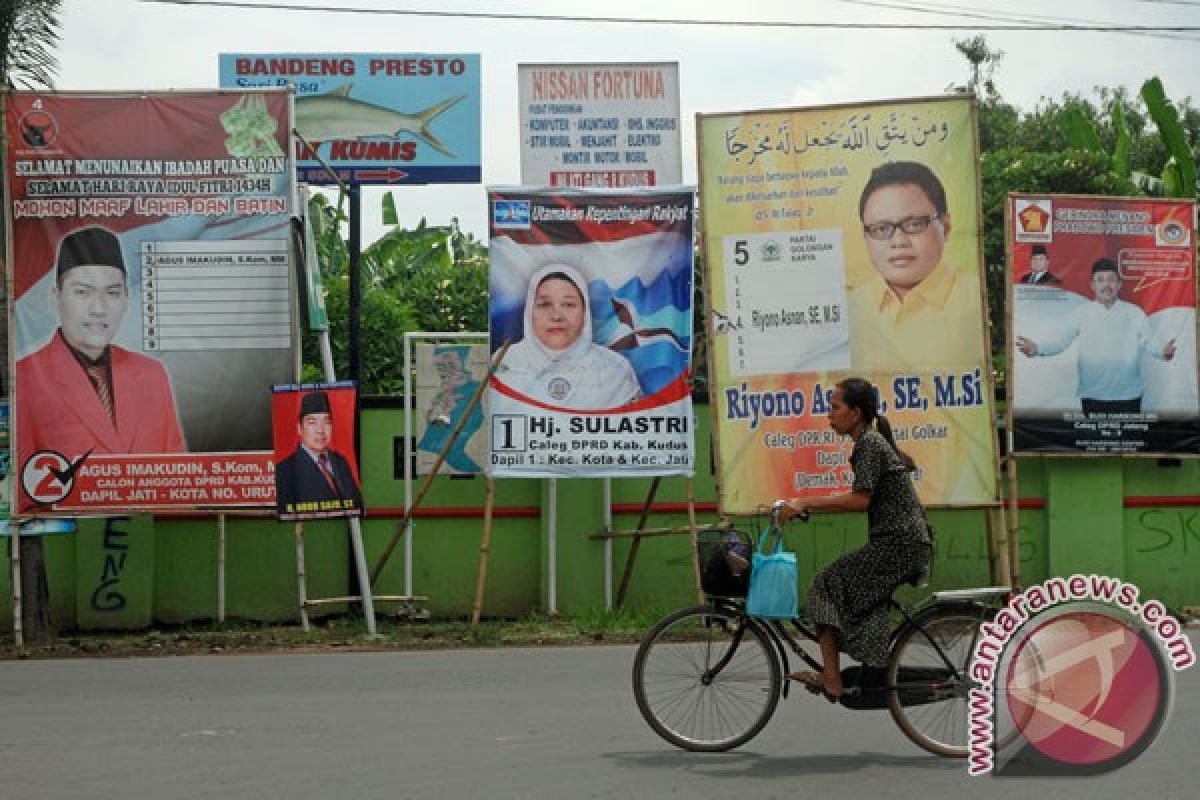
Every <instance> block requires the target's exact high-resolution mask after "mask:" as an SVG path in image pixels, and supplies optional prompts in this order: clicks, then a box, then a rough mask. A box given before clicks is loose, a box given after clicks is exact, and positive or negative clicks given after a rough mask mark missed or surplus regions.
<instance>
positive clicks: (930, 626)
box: [887, 606, 984, 758]
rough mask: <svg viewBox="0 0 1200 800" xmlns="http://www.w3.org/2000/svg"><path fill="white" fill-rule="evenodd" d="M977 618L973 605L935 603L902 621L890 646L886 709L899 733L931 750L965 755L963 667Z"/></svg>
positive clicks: (976, 632) (966, 682)
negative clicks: (940, 604)
mask: <svg viewBox="0 0 1200 800" xmlns="http://www.w3.org/2000/svg"><path fill="white" fill-rule="evenodd" d="M983 621H984V617H983V616H982V615H981V613H980V610H979V609H978V608H974V607H971V606H944V607H935V608H932V609H930V610H929V611H928V612H925V613H924V614H920V615H918V616H917V617H916V618H915V619H914V622H916V623H917V624H916V625H912V624H909V625H905V626H904V629H903V630H901V631H900V633H899V634H898V635H897V637H896V642H895V644H894V645H893V646H892V652H891V655H890V657H889V658H888V671H887V682H888V686H891V687H895V688H894V689H893V690H892V691H889V692H888V709H889V710H890V711H891V712H892V718H893V719H895V720H896V724H897V725H899V726H900V730H902V731H904V735H905V736H907V737H908V738H909V739H911V740H912V741H913V742H914V743H915V744H916V745H917V746H919V747H922V748H924V749H925V750H928V751H929V752H931V753H934V754H936V755H939V756H948V757H951V758H965V757H966V756H967V745H968V742H967V731H968V727H967V702H968V699H969V698H968V692H969V690H970V687H971V681H970V677H969V673H968V672H967V669H968V667H969V666H970V663H971V656H972V655H973V651H974V649H975V642H976V641H977V640H978V635H979V626H980V624H981V623H982V622H983ZM943 655H944V656H945V658H943ZM947 662H949V663H947ZM950 665H953V669H951V666H950ZM955 673H957V675H956V674H955Z"/></svg>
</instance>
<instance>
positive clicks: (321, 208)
mask: <svg viewBox="0 0 1200 800" xmlns="http://www.w3.org/2000/svg"><path fill="white" fill-rule="evenodd" d="M390 198H391V196H390V194H389V195H387V196H385V200H384V221H385V223H387V224H392V225H393V226H394V227H393V228H392V229H391V230H389V231H388V232H387V233H385V234H384V235H383V236H382V237H380V238H379V239H378V240H377V241H375V242H374V243H372V244H371V245H370V246H368V247H366V248H364V249H363V252H362V258H361V269H362V271H363V275H362V317H361V318H362V342H361V348H362V352H361V358H360V364H361V365H362V376H361V383H362V387H361V388H362V392H363V393H364V394H399V393H400V392H402V391H403V389H404V371H403V365H404V349H403V348H404V334H405V333H406V332H409V331H431V332H432V331H437V332H448V333H456V332H473V331H486V330H487V328H488V319H487V306H488V254H487V248H486V247H485V246H484V245H483V244H482V243H480V242H479V241H477V240H476V239H475V237H474V236H472V235H471V234H469V233H464V232H462V231H461V230H460V229H459V226H458V221H457V220H454V221H453V222H452V223H451V224H450V225H448V226H430V225H428V224H427V223H426V221H425V220H424V219H422V220H420V222H419V223H418V224H417V227H416V228H413V229H407V228H403V227H401V226H400V225H399V224H397V217H396V215H395V207H394V205H393V203H392V202H391V199H390ZM309 219H310V224H312V225H314V226H315V230H314V232H315V233H316V236H317V242H318V244H317V250H318V260H319V261H320V264H321V273H322V276H321V277H322V282H323V283H324V287H325V308H326V311H327V312H328V314H329V326H330V329H329V335H330V343H331V345H332V348H333V356H334V366H335V368H336V370H337V372H338V374H339V375H344V374H346V372H347V370H348V366H349V355H348V354H349V331H348V328H349V325H348V309H349V286H350V281H349V275H348V265H349V255H348V252H347V249H346V242H345V241H344V240H343V239H342V235H341V225H342V223H344V222H345V216H344V214H343V213H342V212H341V210H340V207H335V206H333V205H331V204H329V202H328V201H327V200H326V199H325V198H324V197H323V196H321V195H314V197H313V200H312V202H311V203H310V209H309ZM304 363H305V373H304V379H305V380H319V379H320V377H321V372H320V366H319V365H320V357H319V354H318V350H317V342H316V340H315V338H312V337H310V339H309V340H307V341H306V342H305V346H304Z"/></svg>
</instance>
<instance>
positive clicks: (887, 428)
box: [875, 414, 917, 472]
mask: <svg viewBox="0 0 1200 800" xmlns="http://www.w3.org/2000/svg"><path fill="white" fill-rule="evenodd" d="M875 427H876V428H878V429H879V434H880V435H881V436H882V437H883V438H884V439H887V443H888V444H890V445H891V446H892V449H893V450H895V451H896V455H898V456H900V460H901V461H903V462H904V467H905V468H906V469H907V470H908V471H909V472H912V471H913V470H915V469H916V468H917V462H916V461H913V457H912V456H910V455H909V454H908V453H906V452H904V451H903V450H901V449H900V448H899V447H897V446H896V438H895V437H894V436H892V423H890V422H888V418H887V417H885V416H884V415H883V414H876V415H875Z"/></svg>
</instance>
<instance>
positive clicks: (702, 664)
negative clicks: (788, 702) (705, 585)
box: [633, 606, 782, 753]
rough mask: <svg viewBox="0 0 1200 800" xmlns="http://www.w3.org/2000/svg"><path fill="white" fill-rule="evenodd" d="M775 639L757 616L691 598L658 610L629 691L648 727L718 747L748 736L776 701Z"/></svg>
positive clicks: (674, 738)
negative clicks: (662, 613) (692, 603)
mask: <svg viewBox="0 0 1200 800" xmlns="http://www.w3.org/2000/svg"><path fill="white" fill-rule="evenodd" d="M781 680H782V676H781V669H780V666H779V657H778V654H777V653H776V651H775V647H774V644H773V643H772V642H771V641H770V639H769V637H768V635H767V634H766V632H764V631H763V629H762V627H761V626H760V625H759V623H757V622H755V621H753V620H752V619H751V618H750V617H747V616H744V615H742V614H739V613H737V612H734V611H731V610H725V609H717V608H712V607H710V606H697V607H695V608H687V609H683V610H682V611H677V612H675V613H674V614H671V615H670V616H667V617H665V618H663V619H662V620H661V621H660V622H659V623H658V624H657V625H655V626H654V628H652V629H651V630H650V633H648V634H647V635H646V638H645V639H644V640H643V641H642V644H641V646H640V647H639V648H638V651H637V657H636V658H635V659H634V662H633V694H634V697H635V698H636V699H637V706H638V710H639V711H641V712H642V717H644V718H645V720H646V722H648V723H649V724H650V727H651V728H653V729H654V731H655V732H656V733H657V734H658V735H659V736H661V737H662V738H664V739H666V740H667V741H668V742H670V743H671V744H673V745H675V746H676V747H681V748H683V749H684V750H692V751H696V752H709V753H715V752H721V751H724V750H729V749H732V748H734V747H737V746H738V745H741V744H745V743H746V742H748V741H750V739H752V738H753V737H754V736H755V735H757V734H758V732H759V731H761V730H762V729H763V727H765V726H766V724H767V722H768V721H769V720H770V719H771V714H773V713H774V712H775V706H776V705H778V703H779V692H780V683H781Z"/></svg>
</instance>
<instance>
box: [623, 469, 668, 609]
mask: <svg viewBox="0 0 1200 800" xmlns="http://www.w3.org/2000/svg"><path fill="white" fill-rule="evenodd" d="M660 483H662V476H661V475H659V476H655V478H654V480H653V481H651V483H650V491H649V492H647V493H646V502H645V503H643V504H642V516H641V517H639V518H638V524H637V528H636V530H639V531H640V530H642V529H643V528H645V527H646V520H648V519H650V508H651V506H653V505H654V496H655V495H656V494H658V485H659V484H660ZM641 544H642V537H641V536H636V535H635V536H634V537H633V541H632V542H630V543H629V553H628V555H626V556H625V570H624V572H622V573H621V586H620V588H618V589H617V608H621V607H622V606H624V605H625V594H626V592H628V591H629V579H630V578H632V577H633V562H634V561H636V560H637V554H638V548H639V547H640V546H641Z"/></svg>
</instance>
